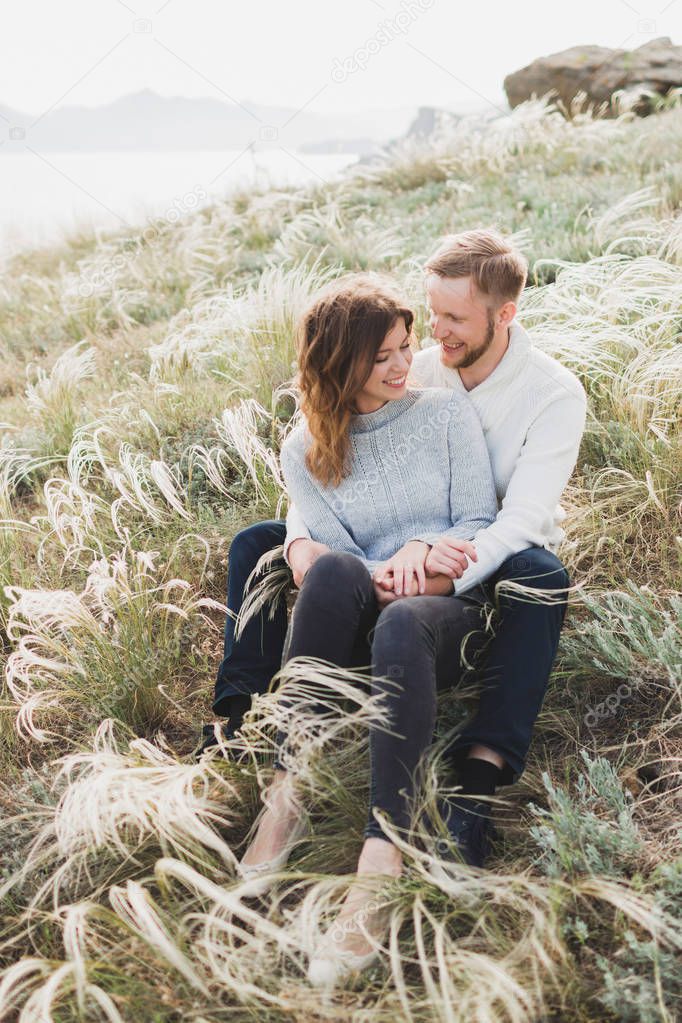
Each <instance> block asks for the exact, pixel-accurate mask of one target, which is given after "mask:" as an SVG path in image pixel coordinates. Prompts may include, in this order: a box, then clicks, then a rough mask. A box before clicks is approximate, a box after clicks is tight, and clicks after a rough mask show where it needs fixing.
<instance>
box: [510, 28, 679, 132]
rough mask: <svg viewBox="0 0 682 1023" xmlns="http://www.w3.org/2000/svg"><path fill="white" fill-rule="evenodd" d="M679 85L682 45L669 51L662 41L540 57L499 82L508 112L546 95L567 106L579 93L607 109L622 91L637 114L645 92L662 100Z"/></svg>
mask: <svg viewBox="0 0 682 1023" xmlns="http://www.w3.org/2000/svg"><path fill="white" fill-rule="evenodd" d="M681 86H682V46H674V45H673V43H672V41H671V40H670V39H669V38H668V37H667V36H663V37H661V38H660V39H652V40H651V42H648V43H644V45H643V46H638V47H637V49H636V50H611V49H608V48H606V47H604V46H573V47H571V49H569V50H562V51H561V53H553V54H552V55H551V56H549V57H540V58H539V59H538V60H534V61H533V63H532V64H529V65H528V67H524V68H521V70H520V71H514V72H513V73H512V74H510V75H507V77H506V78H505V80H504V88H505V92H506V94H507V99H508V100H509V104H510V106H512V107H516V106H518V105H519V103H523V102H524V101H525V100H527V99H531V98H532V97H533V96H534V95H535V96H543V95H545V93H548V92H551V93H553V95H554V96H555V97H556V98H558V99H560V100H562V101H563V103H564V104H565V105H566V106H567V107H568V106H569V104H570V103H571V102H572V100H573V99H575V97H576V95H577V94H578V93H579V92H584V93H585V94H586V96H587V99H588V102H590V103H596V104H601V103H606V104H611V98H612V96H613V93H614V92H616V91H619V90H623V92H624V94H625V98H626V101H627V103H628V105H630V106H631V107H632V108H633V109H635V110H636V111H637V113H642V114H645V113H648V112H649V110H650V109H651V99H650V98H647V94H648V93H657V94H658V95H661V96H665V95H666V94H667V93H668V92H670V90H671V89H674V88H676V87H681ZM613 106H614V105H613V104H611V107H612V108H613Z"/></svg>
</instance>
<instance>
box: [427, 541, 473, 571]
mask: <svg viewBox="0 0 682 1023" xmlns="http://www.w3.org/2000/svg"><path fill="white" fill-rule="evenodd" d="M467 557H469V558H471V560H472V561H478V554H477V553H476V548H475V547H474V545H473V544H472V543H471V542H470V541H469V540H454V539H451V538H450V537H447V538H445V537H444V538H442V539H440V540H436V542H435V543H434V545H433V547H432V548H431V550H430V551H429V553H428V555H427V557H426V565H425V568H426V574H427V575H428V576H433V575H440V574H442V575H447V576H448V577H449V578H450V579H459V578H461V576H462V575H463V573H464V570H465V569H466V568H467V566H468V564H469V563H468V561H467Z"/></svg>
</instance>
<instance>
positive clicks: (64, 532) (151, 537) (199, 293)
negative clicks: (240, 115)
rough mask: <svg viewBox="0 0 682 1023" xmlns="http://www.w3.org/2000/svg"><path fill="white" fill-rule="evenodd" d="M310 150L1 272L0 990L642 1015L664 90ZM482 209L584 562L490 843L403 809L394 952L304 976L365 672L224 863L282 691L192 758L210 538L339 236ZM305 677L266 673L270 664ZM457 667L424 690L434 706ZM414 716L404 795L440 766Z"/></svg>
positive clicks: (347, 248)
mask: <svg viewBox="0 0 682 1023" xmlns="http://www.w3.org/2000/svg"><path fill="white" fill-rule="evenodd" d="M449 132H450V133H449V134H448V133H446V134H444V135H443V136H442V137H441V138H437V139H435V140H433V142H432V144H430V145H429V146H423V145H422V146H421V147H420V148H417V147H415V146H414V145H410V146H406V147H403V148H402V149H400V150H397V151H396V152H394V153H393V154H392V156H391V157H390V158H387V160H386V161H385V162H384V163H383V164H382V165H381V166H375V167H365V168H363V169H361V170H359V171H358V172H357V173H355V174H348V175H347V176H346V177H345V178H343V179H342V180H341V181H339V182H338V183H336V184H334V185H329V186H315V187H311V188H308V189H301V190H283V191H280V192H270V193H267V194H263V193H248V192H244V193H240V194H239V195H235V196H233V197H231V198H226V199H224V200H223V201H216V202H214V203H212V204H211V205H210V206H206V207H204V208H203V209H201V210H198V211H197V212H195V213H193V214H191V215H189V216H187V217H186V218H185V219H183V220H182V221H179V222H177V223H174V224H168V223H164V222H159V223H158V224H157V228H158V233H157V234H156V235H155V237H154V239H153V240H150V238H149V235H147V236H145V237H143V235H142V230H143V229H142V228H140V234H139V237H136V236H135V235H134V234H133V235H132V236H131V235H130V234H126V235H123V234H112V235H110V236H108V237H106V238H104V239H103V240H101V241H99V242H96V241H95V240H94V239H93V238H91V237H87V236H79V237H74V238H69V239H65V240H64V242H63V244H62V245H61V246H59V247H55V248H53V249H47V250H40V251H37V252H26V253H23V254H21V255H19V256H17V257H16V258H15V259H14V260H13V262H12V263H11V264H10V265H9V266H7V267H6V269H5V271H4V273H3V276H2V279H0V338H1V351H2V356H3V359H2V370H0V422H2V430H3V440H2V444H1V445H0V502H1V522H0V526H1V528H0V581H1V583H2V592H1V593H0V630H1V633H2V640H3V655H2V656H3V660H4V669H5V670H4V681H3V690H2V695H1V696H0V766H1V768H2V774H1V778H2V780H1V781H0V801H1V804H2V808H3V818H4V819H3V822H2V825H1V826H0V829H1V830H0V836H1V837H0V847H1V851H0V870H1V873H0V900H1V908H2V919H3V924H2V929H1V931H0V966H1V968H2V969H3V970H4V972H3V973H2V979H0V1018H3V1019H4V1018H7V1019H8V1020H9V1019H17V1020H20V1021H21V1023H28V1021H30V1020H37V1019H41V1020H46V1021H47V1020H51V1021H55V1023H57V1021H59V1023H62V1021H66V1020H69V1021H70V1020H93V1021H95V1020H102V1019H107V1020H112V1021H113V1020H126V1021H136V1023H137V1021H139V1020H156V1021H159V1023H175V1021H178V1020H185V1019H194V1020H197V1021H207V1023H208V1021H211V1023H213V1021H219V1020H228V1019H229V1020H240V1021H241V1020H245V1021H246V1020H254V1021H255V1020H258V1021H260V1020H268V1021H273V1023H274V1021H278V1020H289V1019H296V1020H307V1019H320V1018H339V1019H349V1018H353V1019H363V1020H364V1019H368V1020H372V1021H383V1020H388V1019H396V1018H398V1019H405V1020H414V1021H417V1020H419V1021H420V1023H421V1021H422V1020H434V1021H435V1020H438V1021H440V1020H458V1021H459V1020H477V1021H478V1020H480V1021H484V1020H485V1021H488V1020H492V1019H494V1020H504V1021H514V1023H516V1021H518V1023H526V1021H528V1020H531V1019H532V1020H540V1019H543V1020H553V1021H554V1020H556V1021H561V1023H573V1021H575V1023H588V1021H590V1023H591V1021H594V1023H604V1021H606V1023H608V1021H616V1020H645V1021H659V1020H660V1021H665V1023H669V1021H672V1020H674V1019H675V1018H676V1016H677V1014H678V1013H679V1011H680V1002H681V1000H682V989H681V987H680V981H679V975H680V971H679V957H680V953H681V952H682V941H681V939H680V933H682V927H681V924H682V882H681V877H682V860H681V859H680V853H679V849H680V838H681V837H682V835H681V832H680V824H679V805H680V802H679V801H680V792H681V778H680V761H681V756H682V735H681V727H680V726H681V723H682V708H681V707H680V677H681V676H682V670H681V669H682V653H681V644H680V596H679V592H678V590H679V578H680V546H681V541H680V521H679V514H680V498H681V494H680V486H679V480H680V473H679V466H680V464H681V463H682V458H681V455H682V451H681V446H680V431H679V412H680V395H681V394H682V388H681V387H680V381H681V373H680V367H681V362H682V360H681V359H680V335H681V327H682V313H681V312H680V310H682V215H681V208H682V174H681V173H680V170H679V168H680V166H682V107H680V106H679V105H675V104H674V103H670V104H668V105H664V106H663V108H662V109H661V110H660V111H659V112H657V113H656V114H655V115H652V116H651V117H648V118H646V119H643V120H640V119H635V118H633V117H632V116H630V115H628V114H624V115H623V116H621V117H619V118H617V119H615V120H601V119H598V118H597V119H593V118H592V117H590V116H588V115H586V114H580V113H577V112H576V114H575V116H574V117H573V119H571V120H567V119H565V118H564V117H563V116H561V114H560V113H558V112H557V111H556V110H553V109H552V108H551V107H547V106H546V105H545V104H544V103H542V102H539V103H535V102H534V103H529V104H526V105H524V106H522V107H519V108H517V110H516V111H514V113H513V115H511V116H510V117H508V118H501V119H499V120H497V121H495V122H490V123H482V124H479V123H476V122H473V121H471V120H467V121H465V122H464V123H462V124H460V125H459V126H457V127H455V128H451V129H449ZM490 224H494V225H496V226H497V227H499V228H500V229H502V230H503V231H505V232H509V233H513V234H514V236H515V237H516V239H517V241H518V244H519V245H520V246H521V247H522V249H523V250H524V252H525V253H526V254H527V256H528V259H529V263H530V276H529V282H528V287H527V289H526V291H525V293H524V295H523V298H522V302H521V308H520V313H519V318H520V319H521V320H522V322H523V323H524V325H525V326H526V327H527V328H528V329H529V330H530V331H531V334H532V336H533V338H534V340H535V342H536V343H537V344H538V345H539V346H541V347H542V348H543V349H544V350H546V351H548V352H549V353H550V354H553V355H555V356H556V357H557V358H559V359H560V360H561V361H563V362H564V363H565V364H566V365H568V366H570V368H571V369H572V370H573V371H574V372H576V373H577V374H578V375H579V376H580V378H581V379H582V381H583V383H584V384H585V387H586V389H587V391H588V395H589V416H588V422H587V428H586V431H585V437H584V441H583V445H582V448H581V453H580V457H579V460H578V465H577V467H576V471H575V473H574V476H573V478H572V480H571V483H570V485H569V488H568V490H567V493H566V495H565V502H564V504H565V506H566V508H567V510H568V520H567V523H566V528H567V538H566V541H565V544H564V546H563V549H562V551H561V556H562V558H563V560H564V561H565V563H566V564H567V566H568V568H569V570H570V572H571V575H572V578H573V581H574V583H575V584H576V588H575V592H574V595H573V597H572V601H571V607H570V609H569V614H568V616H567V621H566V626H565V629H564V632H563V636H562V643H561V647H560V653H559V658H558V661H557V664H556V667H555V671H554V674H553V677H552V679H551V681H550V686H549V690H548V694H547V698H546V700H545V703H544V705H543V709H542V712H541V714H540V716H539V718H538V722H537V725H536V728H535V733H534V739H533V744H532V747H531V751H530V756H529V760H528V766H527V769H526V771H525V772H524V774H523V776H522V778H521V779H520V780H519V782H518V783H517V784H516V785H515V786H513V787H511V788H509V789H506V790H502V793H501V795H503V796H504V800H503V801H502V802H501V803H500V806H499V808H498V810H497V811H496V816H497V823H498V830H499V832H500V835H501V840H500V842H499V844H498V846H497V847H496V850H495V854H494V856H493V858H492V859H491V862H490V868H489V869H488V870H487V871H486V872H485V873H484V874H483V875H482V876H480V877H479V876H474V875H473V874H472V873H471V872H470V871H468V870H467V869H466V868H462V870H461V871H460V872H459V873H458V874H457V875H455V876H454V877H453V878H452V880H451V881H450V882H443V883H436V882H435V881H433V880H432V879H431V878H430V876H429V874H428V873H427V870H426V868H427V866H428V856H427V854H426V853H425V851H424V849H423V845H422V843H421V839H420V834H419V831H418V830H417V832H416V833H415V835H414V836H412V840H411V841H410V842H409V843H404V844H403V851H404V855H405V864H406V872H405V874H404V875H403V877H402V878H401V879H400V881H399V882H398V883H397V885H396V886H395V887H394V889H393V890H392V898H393V899H394V901H393V903H392V906H391V914H392V915H391V938H390V947H389V953H388V954H387V955H385V956H383V957H382V962H381V965H379V966H377V967H376V968H372V969H370V970H369V971H367V972H366V973H365V974H363V975H362V976H361V977H360V978H358V979H357V980H356V981H355V982H354V983H352V984H350V985H349V987H348V988H347V989H346V990H343V991H339V992H338V993H337V995H336V996H335V997H334V998H333V999H332V1000H330V1001H328V1002H326V1003H324V1004H323V1003H320V1001H319V997H318V995H317V994H316V993H315V992H313V991H312V990H311V989H310V988H309V987H308V985H307V983H306V981H305V968H306V965H307V956H308V953H309V951H310V949H311V947H312V944H313V943H314V939H315V934H316V933H317V931H318V930H319V927H320V926H323V925H324V924H325V923H326V922H328V921H330V920H331V919H332V918H333V916H334V913H335V908H336V907H337V906H338V904H339V902H340V900H341V899H342V898H343V896H344V895H345V892H346V890H347V883H348V876H347V875H348V874H350V873H352V872H353V870H354V868H355V864H356V861H357V854H358V852H359V849H360V846H361V832H362V827H363V824H364V815H365V812H366V804H367V798H368V749H367V742H366V729H367V722H368V721H369V720H376V715H377V709H376V707H375V706H373V705H372V703H371V700H369V699H368V697H367V696H366V694H364V695H363V692H362V691H361V690H359V689H358V687H357V685H354V684H353V678H352V676H350V675H349V673H344V672H339V673H333V672H324V673H323V672H321V671H320V670H319V665H317V666H312V667H311V671H310V672H309V673H308V674H306V675H305V679H306V680H307V681H309V682H311V684H314V685H316V686H317V687H321V688H324V687H328V688H329V690H330V696H331V695H332V693H335V694H336V696H338V695H339V693H340V694H341V696H342V697H343V699H344V701H345V702H344V704H343V706H344V714H343V715H342V716H340V717H339V715H338V714H336V715H332V717H331V718H330V720H329V722H328V723H327V727H326V731H325V733H324V737H325V740H326V741H325V745H324V748H323V750H322V752H320V748H319V746H318V745H316V744H315V742H314V741H312V737H311V735H310V733H309V732H308V731H306V729H305V728H304V727H303V725H304V724H305V718H303V719H302V726H301V729H302V730H301V742H302V749H301V763H302V765H303V770H302V782H303V785H304V788H305V794H306V799H307V802H308V804H309V806H310V809H311V812H312V820H313V836H312V838H311V839H310V840H309V841H306V842H305V843H304V844H303V845H302V846H301V847H300V848H299V849H298V850H297V851H296V853H295V854H294V855H293V856H292V858H291V860H290V862H289V865H288V869H287V873H286V874H285V876H284V877H283V880H282V883H281V884H280V885H279V887H278V888H277V889H275V890H274V892H273V893H272V894H271V895H270V896H268V897H267V898H266V899H264V900H263V901H260V902H254V901H253V900H251V899H249V898H247V897H244V895H243V892H242V886H241V885H240V884H239V882H238V880H237V878H236V876H235V869H234V864H235V859H236V858H238V857H239V856H241V854H242V852H243V849H244V841H245V839H246V836H247V835H248V832H249V828H250V827H251V826H252V823H253V820H254V817H255V815H256V813H257V811H258V808H259V805H260V803H259V791H260V790H261V789H262V788H263V787H264V786H265V785H266V784H267V781H268V778H269V764H270V763H271V754H272V751H273V740H274V734H275V729H276V727H277V723H278V721H279V720H280V717H279V715H280V713H281V711H280V708H279V706H278V703H277V699H276V694H275V692H274V691H273V692H270V693H268V694H266V695H265V696H263V697H261V698H259V699H258V701H256V703H255V705H254V709H253V712H252V714H251V715H250V717H249V718H248V720H247V724H246V726H245V738H244V748H245V751H246V753H247V756H246V759H245V760H244V761H243V762H242V764H241V765H235V764H232V763H226V762H223V761H222V760H221V759H220V758H212V759H208V760H205V761H204V762H203V763H202V764H201V765H196V764H195V763H193V761H192V759H191V756H190V751H191V749H192V747H193V746H194V745H195V743H196V741H197V739H198V734H199V728H200V724H201V723H202V722H205V721H208V720H210V704H211V698H212V691H213V682H214V678H215V672H216V669H217V667H218V664H219V661H220V658H221V655H222V629H223V625H224V605H223V601H224V599H225V579H226V571H227V558H228V552H229V544H230V540H231V537H232V536H233V535H234V533H235V532H236V531H237V530H238V529H239V528H241V527H242V526H244V525H246V524H247V523H249V522H253V521H256V520H258V519H262V518H269V517H272V516H277V515H280V516H281V515H282V514H283V512H284V510H285V504H284V501H283V492H282V481H281V477H280V475H279V470H278V465H277V453H278V449H279V444H280V442H281V438H282V435H283V432H284V431H285V430H286V429H287V426H288V422H289V419H290V416H291V413H292V409H293V404H292V400H291V396H290V394H289V390H288V385H289V383H290V378H291V375H292V373H293V367H294V358H295V352H294V347H293V325H294V323H295V320H296V317H297V315H298V313H299V312H300V310H301V309H302V307H303V305H304V304H305V302H306V301H307V298H308V296H309V295H310V294H311V293H312V292H313V291H314V290H315V289H316V288H317V287H318V286H319V284H320V283H322V282H323V281H325V280H327V279H329V278H331V277H334V276H335V275H337V274H339V273H341V272H343V271H345V270H347V269H379V270H385V271H389V272H391V273H393V274H395V276H396V277H397V278H398V280H399V281H400V282H401V283H402V285H403V286H404V288H405V290H406V291H407V293H408V294H409V295H410V297H411V299H412V300H413V301H414V303H415V306H416V309H417V321H416V322H417V331H418V333H420V334H421V336H426V333H427V331H426V328H425V313H424V303H423V290H422V282H421V273H420V264H421V262H422V261H423V259H424V258H425V257H426V255H427V254H428V253H429V251H430V250H431V248H432V247H433V245H434V242H435V240H436V238H437V237H438V236H439V235H440V234H441V233H444V232H451V231H456V230H459V229H464V228H469V227H474V226H479V225H490ZM302 681H303V679H301V678H298V679H297V678H296V677H285V678H284V679H283V681H282V683H281V684H282V685H283V686H285V687H289V688H290V691H292V693H293V695H295V694H296V693H297V692H299V694H300V690H297V689H296V683H297V682H299V683H300V682H302ZM469 699H470V695H469V696H467V695H466V694H462V693H447V694H444V695H443V697H442V699H441V710H442V716H441V721H440V722H439V728H440V729H441V734H445V733H446V731H447V729H448V728H449V727H450V726H452V725H453V724H455V723H456V722H457V721H458V720H459V718H460V717H461V714H462V712H463V708H464V707H465V706H469V705H470V704H469V702H468V701H469ZM437 746H438V744H436V748H434V751H433V760H432V764H431V768H430V771H429V773H428V776H427V785H426V788H425V792H424V800H425V802H427V803H428V801H429V800H431V799H432V798H433V795H434V792H435V787H436V785H437V784H439V783H441V784H442V783H443V780H444V779H443V778H442V776H441V774H440V766H439V761H438V757H437V753H438V749H437Z"/></svg>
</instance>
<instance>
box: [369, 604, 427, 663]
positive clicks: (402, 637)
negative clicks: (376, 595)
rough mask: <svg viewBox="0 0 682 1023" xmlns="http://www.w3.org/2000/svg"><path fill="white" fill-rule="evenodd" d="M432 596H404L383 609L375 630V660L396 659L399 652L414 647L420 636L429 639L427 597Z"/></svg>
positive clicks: (373, 651) (408, 650) (373, 653)
mask: <svg viewBox="0 0 682 1023" xmlns="http://www.w3.org/2000/svg"><path fill="white" fill-rule="evenodd" d="M428 599H429V598H428V597H402V598H401V599H400V600H396V601H394V602H393V603H391V604H388V605H387V607H385V608H384V609H383V611H382V612H381V614H380V615H379V618H378V621H377V623H376V625H375V627H374V630H373V634H372V655H373V658H374V660H375V661H386V660H387V659H388V660H391V659H393V660H395V659H396V654H398V653H399V652H403V651H406V652H410V651H414V649H415V648H416V645H417V643H418V642H419V641H420V640H423V639H428V635H429V630H428V625H427V623H426V621H425V618H424V615H423V601H424V600H428Z"/></svg>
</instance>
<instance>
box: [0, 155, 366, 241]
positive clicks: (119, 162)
mask: <svg viewBox="0 0 682 1023" xmlns="http://www.w3.org/2000/svg"><path fill="white" fill-rule="evenodd" d="M355 160H356V157H355V156H354V155H349V154H338V155H337V154H334V155H323V156H319V155H315V156H311V155H309V154H307V153H288V152H285V151H284V150H280V149H273V150H266V151H263V152H260V153H253V152H251V151H247V152H243V151H241V150H225V151H220V152H206V151H199V152H134V153H121V152H101V153H44V154H41V155H40V156H38V155H37V154H35V153H32V152H28V151H24V152H19V153H3V154H2V155H0V254H2V255H5V256H6V255H7V254H9V253H10V252H12V251H14V250H16V249H17V248H19V247H22V246H24V245H26V244H49V243H50V242H53V241H56V240H58V239H59V238H60V237H63V235H64V234H65V233H66V232H69V231H71V230H74V229H77V228H78V227H80V226H85V227H110V226H117V225H118V226H121V227H125V226H129V227H132V226H133V225H136V224H142V225H144V224H145V222H146V217H148V216H151V215H155V216H167V217H169V218H171V219H174V218H176V217H177V215H178V214H179V213H182V212H187V211H188V210H190V209H192V208H195V207H196V205H197V204H201V203H203V202H206V198H202V197H203V196H215V195H224V194H226V193H228V192H230V191H232V190H234V189H235V188H240V187H243V186H247V185H253V184H255V185H258V186H266V187H267V186H268V185H269V184H271V185H280V184H301V183H305V182H320V181H332V180H333V179H334V178H335V177H337V176H338V175H339V174H340V172H341V171H342V170H343V169H344V168H345V167H347V166H349V165H350V164H352V163H354V162H355Z"/></svg>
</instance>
